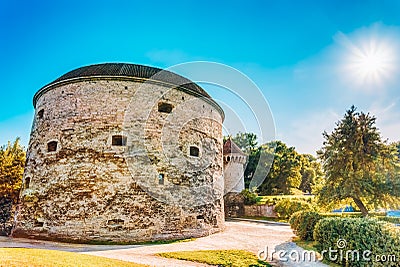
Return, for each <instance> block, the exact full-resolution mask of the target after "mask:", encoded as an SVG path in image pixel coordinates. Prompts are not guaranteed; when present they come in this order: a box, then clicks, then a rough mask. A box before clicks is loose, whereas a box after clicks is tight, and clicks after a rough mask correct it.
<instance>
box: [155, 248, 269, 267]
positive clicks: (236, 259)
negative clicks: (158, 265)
mask: <svg viewBox="0 0 400 267" xmlns="http://www.w3.org/2000/svg"><path fill="white" fill-rule="evenodd" d="M157 255H158V256H161V257H165V258H173V259H179V260H187V261H194V262H200V263H206V264H210V265H218V266H232V267H244V266H253V267H261V266H271V265H270V264H268V263H266V262H263V261H260V260H258V258H257V256H256V255H254V254H253V253H251V252H248V251H245V250H199V251H179V252H168V253H159V254H157Z"/></svg>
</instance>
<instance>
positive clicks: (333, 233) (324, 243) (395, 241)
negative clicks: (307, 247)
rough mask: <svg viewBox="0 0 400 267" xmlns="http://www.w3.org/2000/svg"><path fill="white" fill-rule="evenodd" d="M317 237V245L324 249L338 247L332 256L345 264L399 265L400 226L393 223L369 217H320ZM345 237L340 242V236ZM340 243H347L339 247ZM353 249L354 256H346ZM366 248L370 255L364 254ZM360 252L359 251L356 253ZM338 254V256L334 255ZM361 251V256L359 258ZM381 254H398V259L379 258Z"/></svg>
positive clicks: (316, 232)
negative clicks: (381, 259)
mask: <svg viewBox="0 0 400 267" xmlns="http://www.w3.org/2000/svg"><path fill="white" fill-rule="evenodd" d="M314 239H315V241H317V248H318V250H319V251H320V252H322V251H323V250H325V251H329V250H338V251H336V253H333V254H332V257H329V258H328V255H329V254H328V253H325V254H324V256H325V259H328V260H332V261H334V262H336V263H338V264H341V265H343V266H398V264H399V262H398V260H399V259H400V230H399V229H398V228H395V227H394V226H393V225H392V224H388V223H385V222H381V221H378V220H376V219H369V218H325V219H322V220H320V221H319V222H318V223H317V225H316V226H315V229H314ZM340 239H342V240H345V242H344V243H341V244H339V240H340ZM338 245H343V246H342V247H339V246H338ZM349 251H350V252H353V253H352V254H353V255H354V256H355V257H354V258H352V257H349V259H347V258H346V255H349V256H350V255H351V254H349V253H348V252H349ZM365 251H371V254H370V255H368V254H367V255H366V257H367V258H370V260H368V259H367V258H365V257H363V255H364V253H365ZM354 252H356V253H354ZM335 255H336V256H337V258H336V260H334V258H333V257H334V256H335ZM357 255H358V256H359V259H357ZM379 255H385V256H386V257H387V256H389V255H394V257H396V260H397V262H396V261H387V262H379V261H377V259H376V258H375V257H376V256H379Z"/></svg>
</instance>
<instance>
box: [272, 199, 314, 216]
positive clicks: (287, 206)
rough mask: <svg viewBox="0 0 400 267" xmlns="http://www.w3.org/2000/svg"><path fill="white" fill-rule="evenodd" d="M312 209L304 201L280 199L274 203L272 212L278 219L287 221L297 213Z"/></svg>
mask: <svg viewBox="0 0 400 267" xmlns="http://www.w3.org/2000/svg"><path fill="white" fill-rule="evenodd" d="M313 209H314V207H313V206H312V205H311V204H310V203H308V202H305V201H301V200H291V199H281V200H279V201H278V203H276V205H275V208H274V211H275V212H276V213H277V214H278V216H279V218H283V219H289V218H290V216H292V214H293V213H295V212H297V211H301V210H313Z"/></svg>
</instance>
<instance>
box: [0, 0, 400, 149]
mask: <svg viewBox="0 0 400 267" xmlns="http://www.w3.org/2000/svg"><path fill="white" fill-rule="evenodd" d="M36 2H37V3H36ZM399 14H400V2H399V1H384V0H380V1H356V0H355V1H222V2H217V1H201V2H198V1H118V0H117V1H100V0H97V1H83V0H81V1H74V0H72V1H15V0H0V36H1V40H2V41H1V42H0V56H1V57H0V58H1V62H2V64H1V65H0V78H1V82H2V83H1V85H2V90H1V91H2V104H1V106H0V109H1V111H0V144H5V143H6V142H7V140H12V139H14V138H15V137H16V136H20V137H21V138H22V141H23V143H24V144H25V145H26V144H27V143H28V139H29V132H30V127H31V122H32V118H33V106H32V97H33V95H34V94H35V92H36V91H37V90H38V89H40V88H41V87H42V86H43V85H45V84H47V83H49V82H51V81H52V80H54V79H56V78H57V77H59V76H61V75H62V74H64V73H66V72H67V71H70V70H72V69H74V68H77V67H80V66H84V65H89V64H95V63H102V62H131V63H138V64H145V65H151V66H156V67H161V68H166V67H169V66H171V65H174V64H179V63H183V62H188V61H195V60H204V61H214V62H219V63H223V64H227V65H229V66H232V67H234V68H236V69H238V70H240V71H241V72H243V73H245V74H246V75H247V76H248V77H249V78H251V79H252V80H253V81H254V82H255V83H256V84H257V85H258V87H259V88H260V90H261V91H262V92H263V94H264V96H265V98H266V99H267V101H268V102H269V105H270V108H271V111H272V114H273V116H274V119H275V124H276V138H277V139H281V140H283V141H284V142H286V143H288V144H289V145H291V146H295V147H296V148H297V149H298V150H299V151H300V152H303V153H312V154H314V153H315V150H316V149H318V148H320V147H321V145H322V136H321V133H322V131H324V130H327V131H330V130H332V128H333V127H334V123H335V121H337V120H338V119H340V118H341V116H342V115H343V114H344V112H345V110H346V109H348V108H349V107H350V106H351V105H353V104H354V105H356V106H357V107H359V109H361V110H363V111H368V112H371V113H372V114H374V115H376V116H377V124H378V127H379V128H380V129H381V132H382V135H383V137H385V138H389V140H391V141H396V140H400V136H399V131H400V91H399V89H400V86H399V85H400V80H399V77H400V75H399V74H400V73H399V72H400V70H399V68H398V67H400V62H399V56H400V16H399ZM365 57H367V58H365ZM371 61H372V62H371ZM219 97H221V95H219ZM243 116H246V115H243ZM244 120H246V118H244ZM232 131H234V129H232Z"/></svg>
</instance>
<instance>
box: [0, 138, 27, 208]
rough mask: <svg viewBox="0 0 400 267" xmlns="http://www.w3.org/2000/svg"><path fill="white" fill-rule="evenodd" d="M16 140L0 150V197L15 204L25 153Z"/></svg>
mask: <svg viewBox="0 0 400 267" xmlns="http://www.w3.org/2000/svg"><path fill="white" fill-rule="evenodd" d="M19 141H20V140H19V138H17V139H16V140H15V141H14V143H11V142H8V144H7V145H6V146H3V147H1V148H0V197H2V198H7V199H11V200H12V201H13V202H14V203H16V202H17V199H18V195H19V191H20V189H21V184H22V175H23V172H24V166H25V151H24V148H23V147H22V146H21V145H20V143H19Z"/></svg>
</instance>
